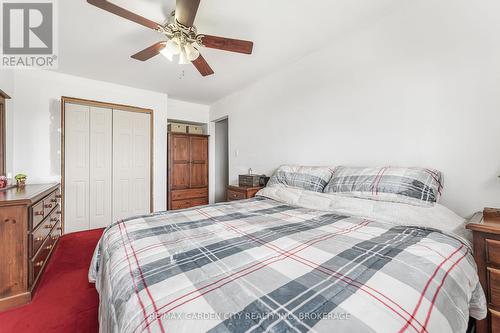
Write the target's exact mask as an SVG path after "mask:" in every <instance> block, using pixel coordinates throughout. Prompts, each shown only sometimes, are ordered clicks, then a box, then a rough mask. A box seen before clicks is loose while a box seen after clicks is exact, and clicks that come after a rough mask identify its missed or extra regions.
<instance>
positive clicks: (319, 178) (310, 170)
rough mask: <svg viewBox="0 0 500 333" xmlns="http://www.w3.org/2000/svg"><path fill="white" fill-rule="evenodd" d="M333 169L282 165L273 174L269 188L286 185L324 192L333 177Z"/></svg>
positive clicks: (268, 184)
mask: <svg viewBox="0 0 500 333" xmlns="http://www.w3.org/2000/svg"><path fill="white" fill-rule="evenodd" d="M332 173H333V168H329V167H307V166H294V165H282V166H280V167H279V168H278V170H276V172H275V173H274V174H273V176H272V177H271V179H269V182H268V183H267V186H269V187H271V186H274V185H278V184H281V185H284V186H288V187H296V188H301V189H304V190H308V191H314V192H323V190H324V188H325V186H326V184H328V181H329V180H330V178H331V177H332Z"/></svg>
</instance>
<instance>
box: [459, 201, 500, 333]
mask: <svg viewBox="0 0 500 333" xmlns="http://www.w3.org/2000/svg"><path fill="white" fill-rule="evenodd" d="M467 229H470V230H472V233H473V242H474V244H473V248H474V259H475V260H476V263H477V270H478V274H479V281H480V282H481V285H482V286H483V289H484V293H485V294H486V300H487V302H488V317H487V318H486V319H485V320H481V321H478V322H477V327H476V332H477V333H486V332H500V209H498V210H495V209H485V211H484V214H483V212H479V213H476V214H474V216H473V217H472V218H471V219H470V221H469V222H468V224H467Z"/></svg>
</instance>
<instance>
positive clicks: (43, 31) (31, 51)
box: [0, 0, 57, 68]
mask: <svg viewBox="0 0 500 333" xmlns="http://www.w3.org/2000/svg"><path fill="white" fill-rule="evenodd" d="M0 3H1V9H2V10H1V18H2V62H1V65H2V67H42V68H55V67H56V65H57V56H56V52H55V50H56V43H55V42H56V38H55V37H56V36H55V31H56V29H55V27H56V15H55V3H54V1H52V0H28V1H23V0H17V1H13V0H1V1H0Z"/></svg>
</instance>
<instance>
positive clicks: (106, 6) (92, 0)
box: [87, 0, 160, 30]
mask: <svg viewBox="0 0 500 333" xmlns="http://www.w3.org/2000/svg"><path fill="white" fill-rule="evenodd" d="M87 2H88V3H89V4H91V5H94V6H96V7H99V8H101V9H103V10H105V11H107V12H110V13H112V14H115V15H118V16H121V17H123V18H125V19H127V20H130V21H133V22H135V23H139V24H140V25H143V26H145V27H147V28H151V29H153V30H156V29H157V28H158V26H160V24H158V23H156V22H153V21H151V20H148V19H147V18H145V17H142V16H140V15H137V14H135V13H132V12H131V11H128V10H126V9H125V8H122V7H119V6H117V5H115V4H113V3H111V2H109V1H107V0H87Z"/></svg>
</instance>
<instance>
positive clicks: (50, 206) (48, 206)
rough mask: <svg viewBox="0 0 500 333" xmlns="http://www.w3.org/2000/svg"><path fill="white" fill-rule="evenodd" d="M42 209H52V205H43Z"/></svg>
mask: <svg viewBox="0 0 500 333" xmlns="http://www.w3.org/2000/svg"><path fill="white" fill-rule="evenodd" d="M43 207H45V208H52V204H51V203H49V204H45V205H43Z"/></svg>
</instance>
